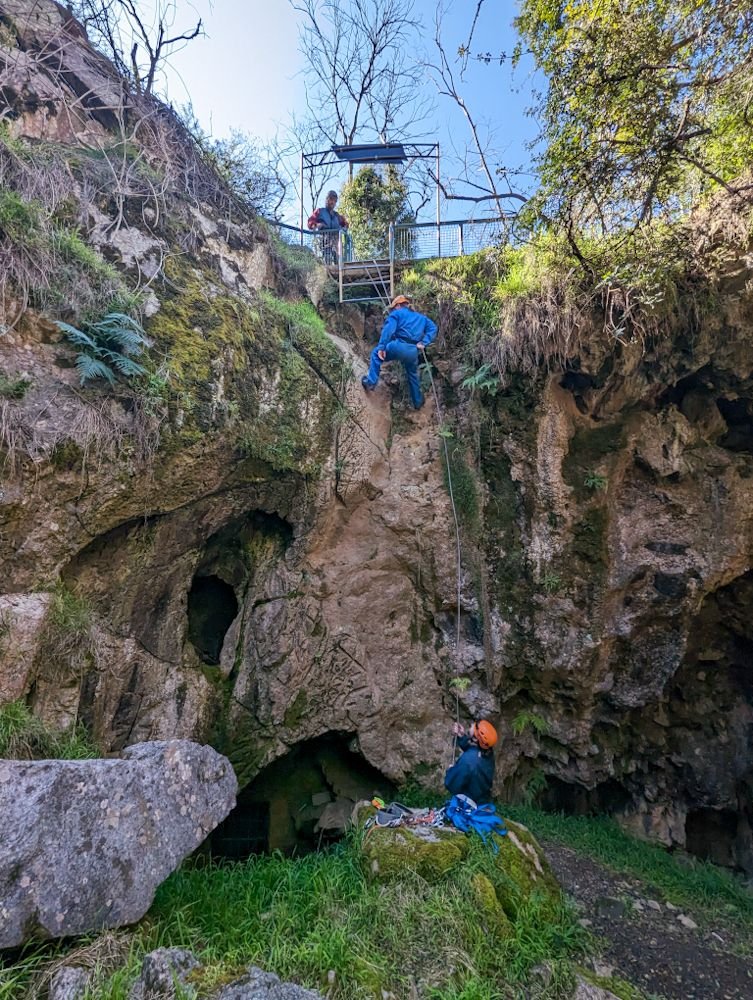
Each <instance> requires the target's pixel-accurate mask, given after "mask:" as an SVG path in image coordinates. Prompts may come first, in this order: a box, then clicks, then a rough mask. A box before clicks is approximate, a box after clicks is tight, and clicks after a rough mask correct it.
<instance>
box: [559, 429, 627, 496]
mask: <svg viewBox="0 0 753 1000" xmlns="http://www.w3.org/2000/svg"><path fill="white" fill-rule="evenodd" d="M624 430H625V429H624V425H623V423H622V422H621V421H613V422H610V423H603V424H598V425H597V426H595V427H581V428H579V429H578V430H577V431H576V432H575V434H574V435H573V437H572V438H571V439H570V446H569V448H568V452H567V455H566V457H565V460H564V462H563V463H562V474H563V476H564V479H565V482H566V483H568V485H569V486H572V488H573V490H574V491H575V496H576V498H577V499H579V500H583V499H585V498H586V497H588V496H589V495H590V494H591V493H592V492H593V490H594V489H595V488H596V487H595V485H594V484H596V483H598V482H599V481H600V480H601V479H602V478H603V477H600V476H599V474H598V472H597V471H596V470H597V469H598V467H599V465H600V464H601V463H602V462H604V461H605V460H607V459H609V457H610V456H612V455H614V454H615V453H616V452H618V451H619V450H620V448H621V447H622V446H623V444H624V439H625V435H624ZM605 485H606V481H605Z"/></svg>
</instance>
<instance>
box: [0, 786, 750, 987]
mask: <svg viewBox="0 0 753 1000" xmlns="http://www.w3.org/2000/svg"><path fill="white" fill-rule="evenodd" d="M405 797H406V796H405V795H404V794H403V793H401V800H404V799H405ZM434 798H435V797H434ZM503 812H504V814H505V815H506V816H509V817H510V818H511V819H515V820H518V821H521V822H523V823H525V824H526V826H528V827H529V828H530V829H531V830H532V832H533V833H534V834H535V835H536V836H539V837H542V838H548V839H552V840H557V841H559V842H561V843H564V844H567V845H569V846H571V847H573V848H574V849H576V850H577V851H579V852H581V853H583V854H586V855H588V856H590V857H593V858H596V859H597V860H599V861H601V862H603V863H604V864H606V865H607V866H609V867H610V868H612V869H614V870H615V871H618V872H625V873H628V874H631V875H634V876H637V877H638V878H640V879H642V880H645V882H646V883H648V885H649V886H650V887H652V889H655V890H656V891H657V892H659V893H660V894H661V895H663V896H664V897H665V898H666V899H667V900H669V901H670V902H673V903H674V904H675V905H678V906H681V907H682V908H683V909H685V910H696V911H700V912H701V913H707V914H708V913H710V914H713V916H714V919H715V921H718V919H719V915H720V913H726V914H727V915H728V916H730V917H731V918H732V919H734V920H735V921H736V922H737V923H739V924H743V925H745V927H746V928H747V929H751V928H753V896H751V894H750V893H749V892H748V891H747V890H746V889H745V887H744V886H743V884H742V882H741V881H740V880H739V879H737V878H735V876H733V875H732V874H730V873H729V872H725V871H723V870H721V869H718V868H715V867H714V866H713V865H710V864H705V863H702V862H692V861H688V860H685V859H680V858H679V857H678V856H676V855H672V854H670V853H668V852H667V851H665V850H664V849H663V848H661V847H658V846H652V845H650V844H647V843H644V842H643V841H639V840H637V839H635V838H633V837H631V836H629V835H628V834H626V833H624V832H623V831H622V830H621V829H620V828H619V827H618V826H617V824H616V823H614V822H613V821H611V820H607V819H602V818H591V817H566V816H562V815H558V814H552V813H545V812H543V811H541V810H539V809H536V808H533V807H526V806H505V807H504V809H503ZM479 874H481V875H485V876H486V877H488V878H489V879H491V880H492V882H494V880H495V879H499V877H500V871H499V869H497V868H496V866H495V865H494V862H493V858H492V856H491V855H490V853H489V852H488V851H487V849H486V848H484V847H483V846H482V845H481V844H480V843H479V842H474V843H473V845H472V849H471V853H470V856H469V859H468V861H467V862H466V863H464V864H463V865H462V866H461V867H459V868H458V869H457V870H456V871H455V872H453V874H452V875H451V876H450V877H448V878H446V879H445V880H444V881H442V882H439V883H437V884H430V883H428V882H426V881H424V880H423V879H421V878H419V877H418V876H416V875H415V874H411V873H410V872H406V875H405V878H404V879H403V880H402V881H400V882H397V883H388V884H381V883H375V882H371V881H370V880H369V879H367V878H366V877H365V875H364V872H363V869H362V867H361V857H360V850H359V840H358V837H356V836H353V837H351V838H350V839H348V840H346V841H345V842H343V843H342V844H340V845H338V846H336V847H334V848H332V849H330V850H328V851H325V852H323V853H320V854H310V855H307V856H305V857H302V858H298V859H289V858H285V857H283V856H282V855H280V854H273V855H268V856H256V857H252V858H250V859H249V860H248V861H246V862H242V863H235V864H223V865H218V864H198V863H193V864H192V863H190V862H189V863H187V864H186V865H184V866H183V868H182V869H180V870H179V871H177V872H175V873H174V874H173V875H172V876H170V878H169V879H168V880H167V881H166V882H165V883H164V884H163V885H162V886H161V887H160V889H159V890H158V893H157V898H156V900H155V903H154V906H153V907H152V909H151V911H150V913H149V915H148V916H147V918H145V919H144V920H143V921H142V922H141V923H140V924H139V925H137V927H136V928H135V929H134V931H133V933H132V936H131V937H130V944H128V945H127V946H124V945H123V943H122V942H121V943H120V945H119V946H118V949H119V950H118V963H119V967H118V968H117V969H115V968H114V965H115V964H118V963H113V962H110V963H109V965H108V961H106V960H105V961H103V963H102V967H101V968H100V972H99V975H98V978H97V980H96V985H95V986H94V987H93V988H92V989H91V990H90V993H89V994H88V996H87V998H86V1000H127V998H128V991H129V988H130V985H131V983H132V982H133V980H134V978H135V976H136V975H137V972H138V968H139V964H140V960H141V957H142V956H143V954H145V953H146V952H148V951H150V950H152V949H154V948H156V947H162V946H165V947H166V946H172V947H184V948H189V949H191V950H193V951H194V952H195V953H196V955H197V956H198V957H199V959H200V960H201V962H202V965H203V968H202V969H201V970H199V972H198V973H197V974H195V976H194V980H195V981H194V985H195V986H196V987H197V988H198V990H199V995H200V996H206V995H207V994H208V992H209V991H210V990H212V989H213V988H215V987H216V986H217V985H219V984H222V983H226V982H229V981H231V980H232V979H234V978H236V977H237V976H239V975H240V974H241V973H242V972H243V970H244V968H245V967H246V966H247V965H249V964H251V963H253V964H257V965H259V966H261V967H262V968H265V969H269V970H272V971H274V972H275V973H277V974H278V975H279V976H280V977H281V978H282V979H283V980H294V981H297V982H300V983H302V984H303V985H306V986H308V987H311V988H314V989H325V988H326V985H325V984H326V983H327V977H328V974H330V973H331V972H333V973H334V985H333V986H332V987H331V988H330V989H331V992H329V993H328V996H329V997H330V998H331V1000H373V998H375V997H377V998H378V997H381V996H382V990H385V991H392V992H393V993H394V994H395V995H396V996H398V997H403V996H410V995H411V989H412V981H415V982H416V983H420V984H422V986H421V989H422V994H421V995H422V996H425V997H427V998H430V1000H513V998H515V1000H517V998H518V997H522V996H530V997H540V998H542V1000H543V998H544V997H546V998H549V1000H556V998H560V997H562V998H564V997H567V996H570V995H571V990H572V987H573V983H574V979H573V975H574V967H575V965H574V963H577V962H578V960H579V958H582V956H583V954H584V952H585V951H586V949H587V948H588V946H589V939H588V937H587V935H586V933H585V932H584V931H582V929H581V928H580V927H579V926H578V925H577V923H575V921H574V919H573V914H572V913H571V912H570V911H569V910H568V909H567V908H566V907H564V906H563V907H562V908H561V909H559V910H558V911H556V912H554V913H552V912H551V911H549V912H546V913H545V912H543V911H542V908H541V905H540V903H539V902H538V901H537V900H536V898H535V897H534V898H532V899H531V901H530V902H529V903H528V904H527V905H526V906H525V908H523V909H522V910H521V911H520V912H519V914H518V918H517V921H516V923H515V924H514V925H513V936H512V937H510V938H508V939H506V940H502V941H501V942H500V939H497V943H496V944H495V945H494V946H493V947H492V946H490V939H489V936H488V933H487V931H486V929H485V928H484V927H483V924H482V921H481V920H480V919H479V910H478V906H477V903H476V901H475V900H476V897H475V896H474V893H473V889H472V879H473V878H474V876H478V875H479ZM104 937H105V938H106V937H107V935H105V936H104ZM99 940H101V938H94V939H84V941H83V943H82V941H81V940H78V941H76V942H73V943H67V944H60V943H58V944H47V945H39V944H37V945H31V946H29V947H27V949H26V950H25V952H24V954H23V956H22V958H21V959H20V960H19V959H17V960H16V961H15V964H9V965H8V966H7V967H5V968H3V965H2V959H0V1000H17V998H21V997H24V996H25V995H28V994H25V991H26V990H28V988H29V985H30V983H31V982H32V980H33V979H34V977H39V976H40V973H41V971H42V970H44V969H47V970H49V968H50V967H51V964H54V963H59V962H60V961H61V960H62V959H63V958H64V957H67V960H68V961H71V960H72V959H71V954H72V951H74V952H76V953H77V954H78V953H80V952H82V951H85V952H86V953H87V954H88V955H89V956H90V961H89V963H88V964H91V963H92V961H93V959H92V958H91V956H95V957H96V953H97V942H98V941H99ZM129 949H130V950H129ZM116 950H117V949H116ZM112 951H113V946H112V942H110V943H109V944H108V954H109V953H110V952H112ZM542 963H546V966H547V968H548V969H549V970H550V972H551V979H550V980H549V981H548V984H547V985H546V987H543V986H541V985H536V982H537V978H536V977H537V972H536V968H537V966H538V967H540V966H541V964H542ZM35 981H38V978H37V980H35ZM618 995H620V996H622V995H625V996H631V995H634V996H636V997H637V996H638V994H637V993H635V994H630V993H629V992H618Z"/></svg>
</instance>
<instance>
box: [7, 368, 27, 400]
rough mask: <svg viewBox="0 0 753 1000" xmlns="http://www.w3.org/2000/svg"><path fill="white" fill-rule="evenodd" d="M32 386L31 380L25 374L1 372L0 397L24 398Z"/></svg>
mask: <svg viewBox="0 0 753 1000" xmlns="http://www.w3.org/2000/svg"><path fill="white" fill-rule="evenodd" d="M30 386H31V380H30V379H28V378H26V377H25V376H23V375H5V374H4V373H2V372H0V398H1V399H23V398H24V396H25V395H26V392H27V390H28V389H29V387H30Z"/></svg>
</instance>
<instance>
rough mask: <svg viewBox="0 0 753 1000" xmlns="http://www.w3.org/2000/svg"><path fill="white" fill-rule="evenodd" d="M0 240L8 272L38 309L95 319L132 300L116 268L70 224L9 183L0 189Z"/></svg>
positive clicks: (134, 302) (123, 306)
mask: <svg viewBox="0 0 753 1000" xmlns="http://www.w3.org/2000/svg"><path fill="white" fill-rule="evenodd" d="M0 246H2V248H3V250H4V253H5V257H6V269H7V275H8V278H9V279H10V281H11V282H12V284H13V285H14V286H15V287H17V288H18V290H19V291H21V292H24V293H26V294H27V295H28V296H29V301H30V302H31V303H32V304H33V305H35V306H36V307H37V308H39V309H42V310H45V311H47V312H49V313H52V314H56V313H60V312H61V311H64V312H66V313H68V312H70V311H71V309H73V310H74V311H75V313H76V315H77V317H78V318H79V319H83V320H90V321H94V320H97V319H99V317H100V316H102V315H103V314H104V313H106V312H108V310H113V309H118V308H120V309H121V310H122V309H124V308H132V307H133V306H134V305H135V304H136V301H137V299H136V297H135V296H134V294H133V293H132V292H131V291H130V290H129V288H128V286H127V285H126V283H125V281H124V280H123V278H122V277H121V276H120V274H119V273H118V272H117V270H116V269H115V268H114V267H113V266H112V264H110V263H108V262H107V261H106V260H105V259H104V257H102V255H101V254H100V253H99V252H98V251H97V250H95V249H94V248H93V247H91V246H89V245H88V244H87V243H86V242H85V241H84V239H83V238H82V236H81V235H80V234H79V233H78V231H77V230H76V229H75V228H74V227H72V226H70V225H68V224H66V223H65V222H64V221H62V220H61V219H57V218H55V217H54V216H51V215H50V213H49V211H48V210H47V209H46V208H45V206H44V205H43V204H42V203H41V202H39V201H36V200H34V199H25V198H24V197H22V195H21V194H19V193H18V192H17V191H13V190H10V189H8V188H2V189H0Z"/></svg>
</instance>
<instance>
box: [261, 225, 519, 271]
mask: <svg viewBox="0 0 753 1000" xmlns="http://www.w3.org/2000/svg"><path fill="white" fill-rule="evenodd" d="M510 221H511V220H510V219H508V218H502V219H482V220H480V221H477V222H476V221H469V220H468V219H456V220H453V221H450V222H440V223H439V224H437V223H436V222H412V223H407V224H405V225H397V224H395V223H391V224H390V226H389V228H388V230H387V232H385V238H384V240H383V241H381V240H377V241H372V242H373V245H374V246H376V245H377V244H379V252H378V253H377V254H375V253H373V252H371V249H372V248H370V252H369V253H368V254H364V253H360V254H359V253H358V247H357V246H355V247H354V245H353V241H352V239H351V237H350V234H349V233H348V232H347V230H341V229H319V230H316V231H312V230H309V229H299V228H298V227H297V226H289V225H287V224H286V223H284V222H271V223H270V225H271V226H272V227H273V229H274V230H275V231H276V232H277V234H278V236H279V237H280V239H281V240H283V241H284V242H285V243H288V244H289V245H291V246H301V247H303V248H304V249H307V250H310V251H311V253H313V254H314V256H315V257H317V258H318V259H319V260H322V261H324V263H332V264H337V263H338V261H339V259H340V256H341V254H340V251H339V247H338V244H339V242H340V235H341V234H342V237H343V251H342V259H343V261H344V262H345V263H356V262H359V261H367V260H373V259H374V258H375V256H377V257H381V258H383V259H389V260H395V261H410V260H429V259H431V258H433V257H463V256H464V255H465V254H469V253H475V252H476V251H477V250H484V249H486V248H487V247H491V246H495V245H497V244H499V243H506V242H507V240H508V237H509V231H510ZM382 248H383V249H382ZM328 258H329V259H328Z"/></svg>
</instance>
